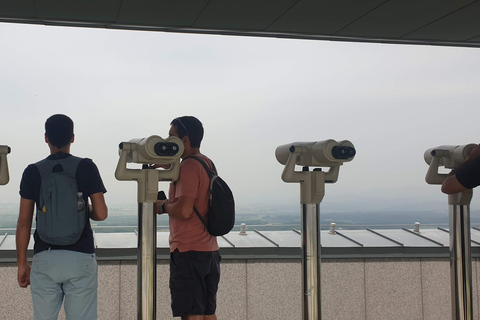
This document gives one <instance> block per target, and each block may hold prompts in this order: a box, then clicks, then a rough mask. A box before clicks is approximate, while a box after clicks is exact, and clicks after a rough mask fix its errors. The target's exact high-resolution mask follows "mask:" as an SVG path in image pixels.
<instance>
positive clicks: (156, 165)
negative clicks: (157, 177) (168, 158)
mask: <svg viewBox="0 0 480 320" xmlns="http://www.w3.org/2000/svg"><path fill="white" fill-rule="evenodd" d="M150 166H153V167H155V169H158V168H160V169H165V170H168V169H170V167H171V166H172V165H171V164H151V165H150Z"/></svg>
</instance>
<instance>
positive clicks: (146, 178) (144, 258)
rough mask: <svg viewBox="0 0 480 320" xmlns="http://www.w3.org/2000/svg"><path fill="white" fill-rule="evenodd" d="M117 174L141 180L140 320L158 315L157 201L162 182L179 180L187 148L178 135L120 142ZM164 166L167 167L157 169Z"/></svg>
mask: <svg viewBox="0 0 480 320" xmlns="http://www.w3.org/2000/svg"><path fill="white" fill-rule="evenodd" d="M119 149H120V150H119V152H120V158H119V160H118V164H117V169H116V170H115V177H116V178H117V179H118V180H127V181H129V180H134V181H137V182H138V229H139V232H138V253H137V259H138V262H137V268H138V269H137V277H138V281H137V315H138V317H137V318H138V319H142V320H146V319H148V320H153V319H155V318H156V300H157V299H156V287H157V281H156V279H157V274H156V260H157V254H156V249H157V215H156V213H155V203H156V202H157V195H158V182H159V181H176V180H178V175H179V172H180V157H181V156H182V154H183V151H184V148H183V143H182V141H181V140H180V139H179V138H177V137H169V138H167V139H162V138H161V137H159V136H150V137H148V138H142V139H133V140H130V141H128V142H122V143H120V145H119ZM127 163H140V164H143V166H142V169H127ZM155 164H158V165H162V166H164V167H166V168H169V169H168V170H155V166H151V165H155Z"/></svg>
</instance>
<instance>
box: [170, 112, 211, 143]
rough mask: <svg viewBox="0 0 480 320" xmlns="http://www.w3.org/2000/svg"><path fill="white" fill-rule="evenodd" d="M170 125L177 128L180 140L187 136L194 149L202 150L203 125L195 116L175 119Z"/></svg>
mask: <svg viewBox="0 0 480 320" xmlns="http://www.w3.org/2000/svg"><path fill="white" fill-rule="evenodd" d="M170 125H172V126H176V127H177V134H178V137H179V138H180V139H181V138H183V137H185V136H187V137H188V138H189V139H190V146H191V147H192V148H200V144H201V143H202V139H203V125H202V123H201V122H200V120H198V119H197V118H195V117H193V116H183V117H178V118H175V119H173V120H172V122H171V123H170Z"/></svg>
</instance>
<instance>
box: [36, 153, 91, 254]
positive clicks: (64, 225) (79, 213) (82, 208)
mask: <svg viewBox="0 0 480 320" xmlns="http://www.w3.org/2000/svg"><path fill="white" fill-rule="evenodd" d="M82 160H83V159H82V158H78V157H74V156H70V157H68V158H65V159H60V160H48V159H44V160H41V161H39V162H37V163H36V164H35V166H36V167H37V168H38V171H39V173H40V181H41V185H40V194H39V205H38V207H37V220H36V221H37V233H38V235H39V237H40V239H41V240H42V241H44V242H46V243H49V244H53V245H71V244H74V243H75V242H77V241H78V239H80V236H81V235H82V232H83V229H84V227H85V224H86V222H87V219H88V206H86V205H85V202H84V200H83V198H82V194H81V193H79V192H78V186H77V180H76V177H75V176H76V172H77V168H78V165H79V163H80V161H82Z"/></svg>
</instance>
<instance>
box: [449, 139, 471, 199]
mask: <svg viewBox="0 0 480 320" xmlns="http://www.w3.org/2000/svg"><path fill="white" fill-rule="evenodd" d="M478 157H480V144H479V145H477V146H476V147H475V148H473V149H472V151H471V152H470V153H469V154H468V156H467V158H466V159H465V162H464V163H463V165H462V166H461V167H460V169H458V170H452V172H451V173H450V174H451V175H450V176H449V177H447V179H445V181H443V183H442V192H443V193H446V194H454V193H459V192H462V191H465V190H467V189H468V188H465V187H464V186H463V185H462V184H461V183H460V181H458V179H457V177H456V175H455V173H456V172H458V171H460V170H462V169H463V168H465V166H466V165H467V164H468V163H470V162H472V161H473V160H475V159H476V158H478Z"/></svg>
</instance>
